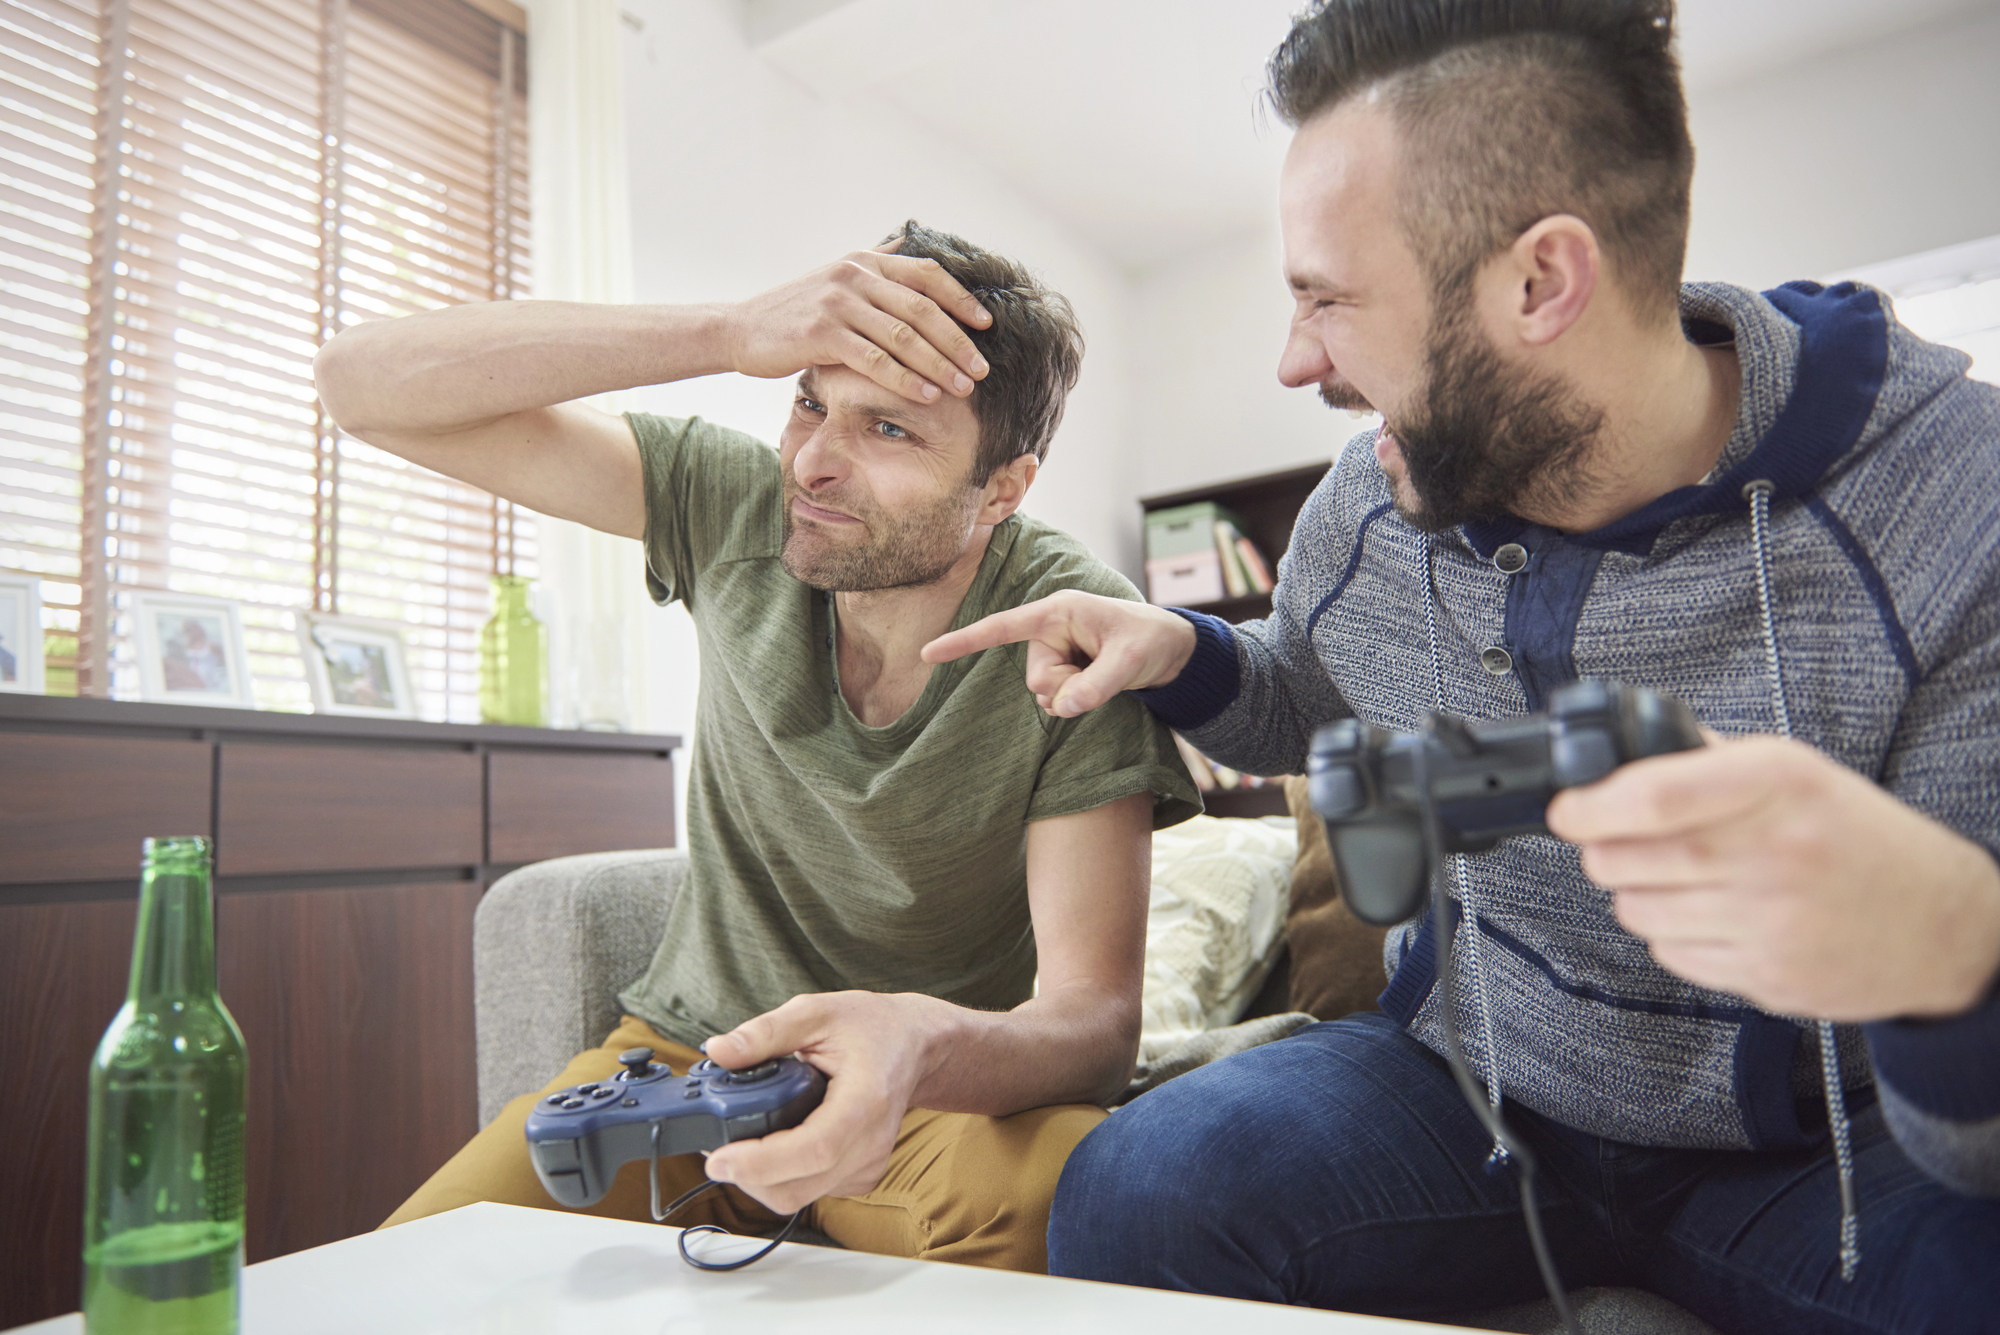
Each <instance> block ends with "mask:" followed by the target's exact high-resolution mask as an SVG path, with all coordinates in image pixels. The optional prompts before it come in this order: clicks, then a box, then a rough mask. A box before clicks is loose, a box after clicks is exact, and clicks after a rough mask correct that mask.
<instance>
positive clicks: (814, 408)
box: [793, 394, 826, 414]
mask: <svg viewBox="0 0 2000 1335" xmlns="http://www.w3.org/2000/svg"><path fill="white" fill-rule="evenodd" d="M793 406H794V407H796V408H797V409H798V410H799V411H800V412H802V413H813V414H823V413H825V412H826V408H825V407H824V405H822V404H821V403H820V401H819V400H818V399H809V398H807V397H806V396H805V395H803V394H801V395H799V397H798V398H796V399H794V400H793Z"/></svg>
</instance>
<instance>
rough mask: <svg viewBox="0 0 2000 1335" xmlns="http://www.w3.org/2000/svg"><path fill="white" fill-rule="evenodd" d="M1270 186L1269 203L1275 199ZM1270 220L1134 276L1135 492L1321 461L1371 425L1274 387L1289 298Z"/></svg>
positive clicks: (1304, 394)
mask: <svg viewBox="0 0 2000 1335" xmlns="http://www.w3.org/2000/svg"><path fill="white" fill-rule="evenodd" d="M1276 193H1277V192H1276V185H1275V182H1274V183H1273V187H1272V196H1273V200H1274V205H1273V208H1274V211H1275V198H1276ZM1283 272H1284V270H1283V266H1282V263H1281V260H1280V247H1279V242H1278V234H1277V228H1276V225H1275V223H1274V224H1273V225H1272V226H1271V227H1270V228H1269V229H1266V230H1262V231H1259V232H1258V233H1256V234H1254V235H1252V236H1248V237H1239V238H1236V239H1233V240H1229V241H1225V242H1222V243H1220V244H1217V245H1214V246H1209V247H1206V248H1204V249H1202V250H1199V251H1196V252H1194V253H1193V254H1191V255H1186V256H1183V257H1182V258H1181V259H1179V260H1178V261H1175V262H1173V263H1171V264H1165V265H1160V266H1158V267H1156V268H1154V269H1152V270H1149V271H1148V272H1146V273H1145V274H1142V275H1141V276H1140V278H1139V279H1138V281H1137V283H1136V284H1135V288H1134V292H1133V303H1132V325H1133V329H1134V331H1135V335H1136V340H1135V346H1134V351H1135V352H1136V354H1137V362H1136V365H1137V366H1138V368H1139V370H1138V371H1137V372H1136V373H1135V375H1134V390H1135V393H1134V395H1133V402H1132V421H1133V426H1134V429H1135V433H1136V434H1135V439H1136V441H1137V444H1138V455H1137V460H1136V462H1137V465H1138V476H1137V478H1136V481H1137V483H1138V487H1139V491H1140V494H1157V493H1159V492H1164V491H1178V490H1181V489H1183V488H1187V487H1195V486H1200V485H1203V484H1205V483H1209V482H1215V481H1220V480H1224V479H1228V478H1236V477H1246V476H1249V475H1252V474H1256V473H1268V472H1272V471H1274V470H1276V469H1280V468H1291V467H1294V466H1296V465H1299V464H1306V463H1315V462H1322V461H1327V460H1331V459H1332V458H1333V457H1334V456H1335V455H1336V454H1338V453H1339V452H1340V447H1341V446H1342V445H1343V444H1344V443H1345V442H1346V441H1347V439H1348V438H1349V437H1351V436H1352V435H1353V434H1354V433H1355V432H1356V431H1357V430H1358V429H1360V428H1361V427H1362V426H1364V425H1366V422H1367V421H1372V420H1373V419H1372V418H1371V419H1366V421H1364V420H1363V419H1360V418H1357V417H1356V416H1355V415H1354V414H1351V413H1346V412H1336V411H1334V410H1332V409H1329V408H1328V407H1327V406H1326V405H1325V404H1323V403H1321V402H1320V401H1319V396H1318V395H1317V394H1315V393H1314V392H1313V391H1311V390H1298V389H1287V388H1285V387H1284V386H1283V385H1281V384H1279V383H1278V354H1279V353H1280V352H1282V351H1283V350H1284V344H1285V333H1286V329H1287V327H1288V325H1289V322H1290V320H1291V313H1292V298H1291V293H1290V292H1289V291H1288V290H1287V289H1286V287H1285V282H1284V277H1283Z"/></svg>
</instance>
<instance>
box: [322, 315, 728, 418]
mask: <svg viewBox="0 0 2000 1335" xmlns="http://www.w3.org/2000/svg"><path fill="white" fill-rule="evenodd" d="M729 338H730V334H729V322H728V319H727V308H726V307H722V306H605V305H593V304H589V303H584V302H571V301H496V302H487V303H483V304H475V305H464V306H452V307H448V308H446V309H443V310H436V311H426V312H424V313H422V314H419V315H408V316H404V317H402V318H401V319H395V320H377V321H373V322H371V323H368V324H361V325H356V326H354V327H353V328H351V329H348V330H346V331H345V332H343V333H342V334H340V335H339V336H338V337H336V338H335V339H333V341H331V342H330V343H328V344H327V345H326V346H325V347H324V348H322V349H320V352H319V356H318V357H317V358H316V359H315V360H314V363H313V372H314V379H315V381H316V383H317V385H318V388H319V394H320V399H321V401H322V402H323V403H324V404H325V405H326V409H327V412H328V413H329V414H330V415H332V417H333V418H334V420H335V421H337V422H339V423H340V425H341V427H342V428H343V429H344V430H346V431H348V432H349V433H351V434H353V435H356V436H360V437H362V438H363V439H367V438H369V437H370V436H373V435H376V434H383V435H392V436H412V435H450V434H452V433H455V432H460V431H464V430H467V429H468V428H471V427H476V426H479V425H482V424H484V423H488V422H492V421H495V420H497V419H499V418H502V417H505V416H507V415H509V414H511V413H517V412H523V411H526V410H529V409H534V408H544V407H548V406H551V405H554V404H558V403H567V402H570V401H571V400H573V399H581V398H587V397H589V396H590V395H593V394H602V393H605V392H608V391H612V390H620V389H630V388H633V387H635V386H639V385H654V384H663V383H666V382H669V381H674V380H686V379H690V378H692V377H694V376H702V375H711V374H714V373H716V372H719V371H726V370H729V369H731V366H730V362H729Z"/></svg>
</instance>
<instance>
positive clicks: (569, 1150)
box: [530, 1140, 582, 1173]
mask: <svg viewBox="0 0 2000 1335" xmlns="http://www.w3.org/2000/svg"><path fill="white" fill-rule="evenodd" d="M530 1148H531V1149H533V1150H534V1152H535V1160H536V1162H537V1163H539V1164H541V1166H542V1168H543V1169H544V1170H546V1171H548V1172H551V1173H574V1172H576V1171H577V1170H578V1169H579V1168H580V1167H581V1166H582V1165H580V1164H579V1163H578V1162H577V1158H576V1142H575V1141H573V1140H538V1141H535V1142H533V1143H532V1145H531V1146H530Z"/></svg>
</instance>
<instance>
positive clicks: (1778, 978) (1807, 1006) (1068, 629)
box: [924, 593, 2000, 1022]
mask: <svg viewBox="0 0 2000 1335" xmlns="http://www.w3.org/2000/svg"><path fill="white" fill-rule="evenodd" d="M1019 641H1026V642H1027V644H1028V667H1027V683H1028V689H1029V690H1031V691H1033V692H1034V694H1035V698H1036V700H1037V701H1038V702H1039V703H1040V704H1041V706H1042V708H1043V709H1044V710H1046V711H1047V712H1048V713H1050V714H1053V715H1056V716H1058V717H1061V718H1074V717H1075V716H1077V715H1079V714H1082V713H1084V712H1086V711H1088V710H1091V709H1095V708H1097V707H1098V706H1099V705H1101V704H1103V703H1105V702H1106V701H1107V700H1110V699H1111V698H1112V697H1113V696H1115V695H1117V694H1118V692H1120V691H1126V690H1144V689H1149V688H1152V687H1157V686H1164V685H1166V684H1168V683H1169V682H1171V681H1173V680H1174V679H1175V678H1176V677H1178V676H1179V675H1180V672H1181V669H1182V668H1184V667H1186V666H1187V663H1188V660H1189V658H1190V657H1191V656H1192V655H1193V653H1194V649H1195V632H1194V627H1193V626H1192V625H1191V624H1190V623H1189V622H1188V621H1187V620H1186V618H1184V617H1181V616H1178V615H1176V614H1174V613H1172V612H1169V611H1166V610H1165V609H1163V608H1159V607H1152V606H1148V605H1146V604H1142V603H1131V602H1121V601H1119V600H1118V599H1115V598H1101V597H1096V596H1093V595H1090V594H1084V593H1062V594H1057V595H1055V596H1054V597H1051V598H1045V599H1042V600H1041V601H1039V602H1034V603H1028V604H1026V605H1024V606H1021V607H1016V608H1012V609H1010V610H1009V611H1006V612H1001V613H997V614H995V615H993V616H990V617H986V618H985V619H983V620H981V621H975V622H974V623H973V624H971V625H970V626H966V627H964V628H963V629H961V630H957V631H953V632H952V633H951V634H949V635H944V636H940V637H939V638H938V639H936V640H933V641H932V642H931V643H930V644H928V645H926V646H925V647H924V658H925V659H926V660H928V661H930V662H933V663H942V662H948V661H950V660H951V659H954V658H960V657H963V656H964V655H966V654H969V653H973V652H976V651H978V650H981V649H991V648H994V647H995V646H998V645H1002V644H1010V643H1015V642H1019ZM1711 740H1712V743H1713V744H1711V745H1709V746H1706V747H1704V748H1702V749H1701V750H1699V751H1689V752H1682V753H1679V754H1676V755H1670V756H1655V757H1652V758H1649V759H1646V760H1639V761H1634V762H1633V763H1631V764H1629V765H1625V766H1623V767H1622V768H1620V769H1619V770H1618V771H1616V772H1615V773H1614V774H1613V775H1612V776H1611V777H1610V778H1608V779H1605V780H1603V781H1602V782H1600V783H1596V784H1591V785H1589V786H1587V787H1583V788H1576V789H1571V790H1568V791H1566V792H1564V793H1563V794H1562V795H1560V796H1559V797H1558V798H1557V799H1556V800H1555V801H1554V802H1553V803H1551V805H1550V807H1549V814H1548V822H1549V826H1550V828H1551V830H1552V831H1553V832H1554V833H1555V834H1556V835H1557V836H1558V837H1561V838H1568V839H1570V840H1571V841H1572V842H1574V843H1576V844H1577V846H1578V847H1579V848H1580V849H1581V851H1582V854H1583V865H1584V869H1585V870H1586V872H1588V873H1590V874H1591V875H1592V877H1593V879H1599V878H1601V879H1599V884H1602V885H1604V886H1605V888H1606V889H1608V890H1610V891H1611V892H1612V895H1613V897H1614V906H1615V909H1616V911H1617V913H1618V917H1619V920H1620V921H1621V922H1622V923H1623V924H1624V926H1625V927H1626V929H1627V930H1628V931H1631V932H1632V933H1634V934H1635V935H1636V936H1638V937H1639V938H1640V939H1641V940H1644V941H1646V942H1647V943H1648V945H1649V946H1651V947H1652V948H1653V949H1654V953H1655V958H1657V959H1658V960H1659V962H1660V963H1661V964H1662V965H1663V966H1664V967H1666V968H1668V969H1670V970H1672V971H1674V972H1676V973H1680V974H1682V975H1683V976H1685V977H1688V978H1690V980H1691V981H1694V982H1697V983H1700V984H1701V985H1703V986H1705V987H1711V988H1716V989H1718V990H1721V991H1726V992H1733V993H1735V994H1736V995H1738V996H1741V997H1745V998H1747V999H1748V1000H1750V1001H1752V1002H1754V1003H1756V1004H1757V1005H1759V1006H1762V1007H1764V1008H1765V1009H1767V1010H1770V1011H1773V1012H1775V1013H1778V1014H1792V1015H1802V1016H1811V1017H1813V1018H1824V1019H1835V1020H1843V1021H1850V1022H1852V1021H1866V1020H1878V1019H1889V1018H1895V1017H1900V1016H1911V1015H1923V1016H1946V1015H1952V1014H1957V1013H1959V1012H1962V1011H1964V1010H1966V1009H1968V1008H1969V1007H1971V1006H1973V1005H1976V1004H1977V1003H1978V1002H1979V1000H1980V999H1981V998H1982V997H1983V996H1985V995H1986V993H1987V991H1988V990H1989V989H1991V988H1992V987H1993V986H1994V984H1995V966H1996V963H2000V867H1996V865H1995V860H1994V858H1993V857H1992V856H1991V855H1989V854H1988V853H1987V852H1986V850H1984V849H1982V848H1980V847H1979V846H1978V845H1976V844H1973V843H1972V842H1971V841H1970V840H1968V839H1966V838H1964V837H1963V836H1961V835H1959V834H1957V833H1955V832H1954V831H1951V830H1949V829H1947V828H1945V827H1944V826H1943V825H1941V824H1939V823H1938V822H1936V821H1934V820H1932V819H1930V818H1929V817H1927V816H1925V815H1923V814H1922V813H1921V812H1918V811H1917V810H1915V809H1914V808H1912V807H1910V806H1908V805H1907V804H1905V803H1903V802H1901V801H1899V800H1898V799H1897V798H1895V797H1894V796H1892V795H1891V794H1889V793H1888V792H1886V791H1885V790H1883V789H1882V788H1880V787H1878V786H1877V785H1875V784H1873V783H1870V782H1868V781H1867V780H1866V779H1864V778H1862V777H1861V776H1859V775H1857V774H1855V773H1854V772H1853V771H1852V770H1849V769H1848V768H1847V767H1845V766H1844V765H1841V764H1840V763H1839V762H1838V761H1835V760H1834V759H1832V758H1831V757H1829V756H1827V755H1825V754H1823V753H1821V752H1820V751H1817V750H1815V749H1814V748H1812V747H1810V746H1807V745H1805V744H1804V743H1802V742H1796V741H1791V740H1787V739H1781V738H1775V737H1749V738H1736V739H1727V740H1725V739H1721V738H1712V739H1711ZM1887 886H1894V887H1895V892H1894V893H1893V894H1890V893H1884V888H1885V887H1887Z"/></svg>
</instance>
